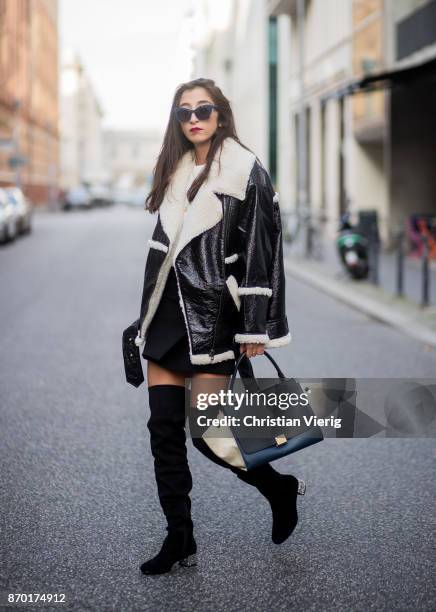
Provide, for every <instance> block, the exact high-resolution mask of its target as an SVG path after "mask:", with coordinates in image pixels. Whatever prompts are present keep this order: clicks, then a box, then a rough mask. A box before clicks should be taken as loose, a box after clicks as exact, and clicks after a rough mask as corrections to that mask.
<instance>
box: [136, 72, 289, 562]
mask: <svg viewBox="0 0 436 612" xmlns="http://www.w3.org/2000/svg"><path fill="white" fill-rule="evenodd" d="M145 208H146V209H147V210H149V211H150V212H155V211H159V214H158V219H157V223H156V227H155V229H154V232H153V237H152V239H151V240H149V245H150V249H149V252H148V256H147V261H146V266H145V275H144V286H143V293H142V301H141V312H140V318H139V319H138V322H137V323H138V328H137V337H136V339H135V343H136V345H137V346H143V352H142V355H143V357H144V358H145V359H147V360H148V367H147V383H148V393H149V405H150V418H149V421H148V423H147V426H148V429H149V431H150V443H151V450H152V454H153V457H154V467H155V475H156V482H157V488H158V494H159V500H160V503H161V506H162V509H163V511H164V514H165V516H166V519H167V531H168V534H167V536H166V538H165V540H164V542H163V545H162V548H161V550H160V552H159V553H158V554H157V555H156V556H155V557H153V558H152V559H149V560H148V561H146V562H144V563H143V564H142V565H141V571H142V572H143V573H144V574H161V573H164V572H168V571H170V569H171V568H172V566H173V565H174V564H175V563H176V562H179V564H180V565H185V566H187V565H192V564H195V561H194V560H193V557H194V555H195V553H196V550H197V546H196V542H195V539H194V535H193V523H192V519H191V501H190V497H189V493H190V491H191V487H192V478H191V473H190V470H189V466H188V462H187V454H186V444H185V442H186V434H185V378H191V380H192V389H191V401H194V402H195V394H196V383H199V384H200V383H201V382H202V381H204V379H207V382H211V383H212V384H214V383H213V379H214V378H216V379H217V381H218V379H219V381H220V383H221V384H222V380H223V377H226V376H229V375H230V374H231V373H232V372H233V370H234V367H235V358H237V354H238V348H237V347H238V346H239V351H241V352H242V351H246V356H247V357H249V358H251V357H254V356H256V355H261V354H263V352H264V348H274V347H279V346H284V345H286V344H288V343H289V342H290V340H291V336H290V333H289V329H288V322H287V318H286V311H285V277H284V267H283V251H282V235H281V225H280V212H279V206H278V197H277V194H275V192H274V189H273V187H272V185H271V181H270V178H269V176H268V174H267V172H266V170H265V169H264V168H263V166H262V164H261V163H260V161H259V160H258V159H257V157H256V156H255V155H254V153H252V152H251V151H250V150H249V149H248V148H247V147H245V146H244V145H242V143H240V141H239V139H238V137H237V135H236V130H235V125H234V120H233V114H232V111H231V108H230V104H229V101H228V100H227V99H226V98H225V96H224V95H223V94H222V92H221V90H220V89H219V88H218V87H217V86H216V85H215V83H214V82H213V81H212V80H210V79H196V80H193V81H190V82H188V83H185V84H182V85H181V86H179V87H178V89H177V90H176V93H175V96H174V99H173V102H172V107H171V115H170V119H169V122H168V126H167V129H166V132H165V137H164V142H163V146H162V148H161V151H160V154H159V157H158V159H157V163H156V167H155V170H154V181H153V185H152V189H151V191H150V193H149V195H148V197H147V200H146V203H145ZM209 391H210V387H209ZM192 398H194V399H193V400H192ZM192 405H194V404H192ZM193 443H194V445H195V446H196V447H197V448H198V449H199V450H200V451H201V452H202V453H204V454H205V455H206V456H208V457H209V458H210V459H211V460H212V461H215V462H216V463H218V464H220V465H222V466H223V467H228V468H230V469H231V470H232V471H234V472H235V473H236V474H237V475H238V477H239V478H240V479H241V480H244V481H245V482H247V483H248V484H251V485H253V486H255V487H256V488H257V489H258V490H259V491H260V493H261V494H262V495H264V496H265V497H266V499H267V500H268V501H269V503H270V505H271V508H272V518H273V526H272V539H273V541H274V542H276V543H278V544H279V543H281V542H284V541H285V540H286V539H287V538H288V537H289V535H290V534H291V533H292V531H293V529H294V528H295V525H296V523H297V511H296V497H297V492H298V482H299V481H298V479H297V478H295V477H294V476H292V475H282V474H279V473H278V472H276V471H275V470H274V469H273V468H272V467H271V466H270V465H266V466H263V467H261V468H256V469H253V470H250V471H248V472H247V471H243V470H242V469H239V468H236V467H232V466H230V465H228V464H227V463H225V462H223V461H222V460H220V459H219V458H218V457H217V456H216V455H215V454H214V453H213V452H212V451H211V450H210V449H209V447H208V446H207V444H206V443H205V442H204V440H203V439H193Z"/></svg>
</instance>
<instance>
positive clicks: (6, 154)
mask: <svg viewBox="0 0 436 612" xmlns="http://www.w3.org/2000/svg"><path fill="white" fill-rule="evenodd" d="M58 98H59V96H58V3H57V0H14V1H13V2H11V1H9V0H0V185H11V184H16V185H18V186H21V187H22V188H23V190H24V192H25V193H26V195H27V196H28V197H29V198H30V199H31V200H32V201H33V202H34V203H35V204H46V203H48V202H52V203H54V202H55V201H56V199H57V195H58V187H59V127H58V120H59V108H58V107H59V102H58Z"/></svg>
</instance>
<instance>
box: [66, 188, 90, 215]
mask: <svg viewBox="0 0 436 612" xmlns="http://www.w3.org/2000/svg"><path fill="white" fill-rule="evenodd" d="M63 207H64V210H69V209H72V208H76V209H79V208H82V209H88V208H91V194H90V193H89V191H88V189H87V188H86V187H85V186H84V185H77V186H76V187H71V188H70V189H68V190H67V192H66V194H65V199H64V206H63Z"/></svg>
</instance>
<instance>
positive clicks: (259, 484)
mask: <svg viewBox="0 0 436 612" xmlns="http://www.w3.org/2000/svg"><path fill="white" fill-rule="evenodd" d="M192 442H193V444H194V446H195V447H196V448H197V450H199V451H200V452H201V453H202V454H203V455H205V456H206V457H208V459H210V460H211V461H213V462H214V463H217V464H218V465H221V466H222V467H226V468H228V469H230V470H231V471H232V472H234V473H235V474H236V475H237V476H238V478H239V479H240V480H243V481H244V482H246V483H247V484H250V485H252V486H253V487H256V489H257V490H258V491H259V493H261V494H262V495H263V496H264V497H266V499H267V500H268V502H269V504H270V506H271V511H272V533H271V538H272V541H273V542H274V543H275V544H282V543H283V542H284V541H285V540H287V539H288V537H289V536H290V535H291V533H292V532H293V531H294V529H295V527H296V525H297V522H298V514H297V495H304V493H305V491H306V484H305V482H304V481H303V480H300V479H299V478H296V477H295V476H293V475H292V474H280V473H279V472H277V471H276V470H275V469H274V468H273V467H272V465H270V464H269V463H267V464H265V465H262V466H259V467H256V468H252V469H251V470H247V471H246V470H241V469H240V468H237V467H234V466H232V465H229V464H228V463H226V462H225V461H223V460H222V459H221V458H220V457H217V455H215V453H214V452H213V451H212V450H211V449H210V448H209V447H208V445H207V444H206V442H205V441H204V440H203V439H202V438H193V439H192Z"/></svg>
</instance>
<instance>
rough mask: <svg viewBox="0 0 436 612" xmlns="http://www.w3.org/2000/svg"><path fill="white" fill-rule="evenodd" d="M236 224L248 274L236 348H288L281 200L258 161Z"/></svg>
mask: <svg viewBox="0 0 436 612" xmlns="http://www.w3.org/2000/svg"><path fill="white" fill-rule="evenodd" d="M241 208H242V213H241V218H240V221H239V223H238V225H239V227H240V229H241V230H242V232H243V233H244V236H245V243H244V249H243V252H244V255H245V269H244V275H243V278H242V280H241V284H240V287H239V288H238V294H239V296H240V299H241V308H240V311H239V312H240V316H239V325H238V329H237V333H236V334H235V342H238V343H243V342H248V343H262V344H265V347H266V348H273V347H274V346H282V345H284V344H288V342H290V334H289V329H288V322H287V317H286V292H285V273H284V262H283V243H282V229H281V217H280V208H279V203H278V196H277V194H276V193H275V191H274V188H273V186H272V184H271V180H270V178H269V175H268V173H267V171H266V170H265V168H264V167H263V166H262V164H261V163H260V162H259V161H258V160H256V162H255V164H254V166H253V169H252V171H251V173H250V178H249V181H248V185H247V193H246V198H245V201H244V203H243V204H242V205H241Z"/></svg>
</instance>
